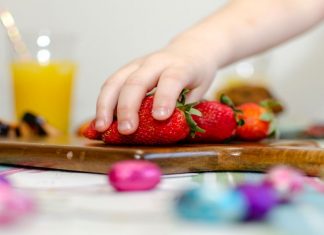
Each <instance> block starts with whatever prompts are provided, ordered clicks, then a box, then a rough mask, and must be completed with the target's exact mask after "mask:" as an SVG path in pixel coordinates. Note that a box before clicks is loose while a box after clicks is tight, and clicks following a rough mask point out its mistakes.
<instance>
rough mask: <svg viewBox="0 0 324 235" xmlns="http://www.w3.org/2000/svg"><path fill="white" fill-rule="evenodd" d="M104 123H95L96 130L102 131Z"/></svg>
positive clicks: (101, 121) (99, 121) (100, 121)
mask: <svg viewBox="0 0 324 235" xmlns="http://www.w3.org/2000/svg"><path fill="white" fill-rule="evenodd" d="M105 125H106V124H105V122H104V121H103V120H98V121H96V129H103V128H105Z"/></svg>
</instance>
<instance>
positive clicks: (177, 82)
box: [152, 68, 189, 120]
mask: <svg viewBox="0 0 324 235" xmlns="http://www.w3.org/2000/svg"><path fill="white" fill-rule="evenodd" d="M188 82H189V76H188V75H187V73H186V72H185V70H181V69H176V68H169V69H167V70H165V71H164V72H163V73H162V74H161V76H160V79H159V82H158V85H157V89H156V93H155V95H154V103H153V110H152V115H153V117H154V118H155V119H157V120H165V119H167V118H169V117H170V116H171V114H172V113H173V111H174V109H175V106H176V102H177V99H178V98H179V95H180V93H181V91H182V90H183V89H184V88H185V87H186V86H187V85H188Z"/></svg>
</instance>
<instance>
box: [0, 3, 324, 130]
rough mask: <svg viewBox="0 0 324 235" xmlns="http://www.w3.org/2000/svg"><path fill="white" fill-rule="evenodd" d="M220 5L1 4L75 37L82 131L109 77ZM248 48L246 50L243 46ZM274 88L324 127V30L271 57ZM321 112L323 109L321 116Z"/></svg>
mask: <svg viewBox="0 0 324 235" xmlns="http://www.w3.org/2000/svg"><path fill="white" fill-rule="evenodd" d="M222 3H224V1H217V0H204V1H199V0H163V1H152V0H137V1H135V0H91V1H90V0H88V1H86V0H79V1H77V0H69V1H67V0H55V1H50V0H25V1H21V0H0V7H6V8H8V9H10V10H11V11H12V13H13V14H14V16H15V18H16V21H17V23H18V25H19V26H20V27H21V28H22V29H23V30H27V31H28V30H38V29H44V28H49V29H51V30H53V31H59V32H62V31H63V32H65V31H66V32H74V33H75V34H76V36H77V38H78V44H77V59H78V61H79V65H80V69H79V76H78V79H77V84H76V91H75V108H74V118H73V123H74V125H76V124H78V123H80V122H81V121H83V120H84V119H87V118H88V117H91V116H92V115H93V114H94V112H95V102H96V97H97V94H98V91H99V88H100V86H101V84H102V83H103V81H104V80H105V79H106V77H107V76H108V75H109V74H110V73H112V72H113V71H114V70H116V69H117V68H118V67H119V66H122V65H123V64H124V63H126V62H128V61H129V60H130V59H132V58H134V57H137V56H140V55H142V54H145V53H147V52H150V51H152V50H154V49H157V48H159V47H161V46H163V45H164V44H165V43H167V42H168V40H169V39H170V38H171V37H172V36H173V35H175V34H176V33H177V32H180V31H181V30H183V29H185V28H186V27H188V26H190V25H191V24H192V23H194V22H195V21H197V20H198V19H200V18H201V17H203V16H205V15H207V14H208V13H210V12H211V11H213V10H214V9H215V8H216V7H217V6H219V5H221V4H222ZM4 39H5V33H4V31H3V30H2V29H0V52H1V53H0V107H1V108H0V117H3V118H7V119H9V118H11V117H12V114H11V110H12V108H11V91H10V78H9V75H8V68H7V64H6V63H7V62H8V61H7V58H6V55H5V53H4V51H5V42H4V41H5V40H4ZM242 46H244V45H242ZM270 72H271V73H270V80H269V81H270V83H271V85H272V86H273V87H274V88H275V91H276V93H278V94H279V96H280V97H281V98H282V99H283V100H284V102H285V103H287V104H289V110H288V113H287V114H286V117H287V118H288V119H289V118H294V119H296V117H300V119H308V118H311V119H322V120H324V105H323V104H322V103H323V101H324V99H323V89H324V78H323V74H324V27H320V28H317V29H316V30H314V31H312V32H311V33H309V34H307V35H305V36H303V37H301V38H298V39H297V40H295V41H293V42H291V43H289V44H286V45H284V46H282V47H280V48H278V49H276V50H274V51H273V52H272V53H271V67H270ZM317 107H318V108H317Z"/></svg>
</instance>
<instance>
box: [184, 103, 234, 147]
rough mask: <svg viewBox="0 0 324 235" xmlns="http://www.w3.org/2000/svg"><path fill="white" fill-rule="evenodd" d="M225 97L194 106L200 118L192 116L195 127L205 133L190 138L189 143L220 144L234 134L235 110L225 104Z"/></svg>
mask: <svg viewBox="0 0 324 235" xmlns="http://www.w3.org/2000/svg"><path fill="white" fill-rule="evenodd" d="M225 99H228V98H227V97H222V98H221V102H218V101H202V102H201V103H200V104H198V105H197V106H195V108H196V109H198V110H199V111H200V112H201V113H202V116H200V117H199V116H193V119H194V121H195V122H196V123H197V125H198V126H199V127H200V128H202V129H204V130H205V132H204V133H202V132H198V133H196V135H195V136H193V137H191V138H190V142H222V141H225V140H227V139H229V138H231V137H232V136H233V135H234V134H235V130H236V127H237V120H236V115H235V110H234V109H233V108H232V107H230V106H229V105H227V104H225V103H226V102H225Z"/></svg>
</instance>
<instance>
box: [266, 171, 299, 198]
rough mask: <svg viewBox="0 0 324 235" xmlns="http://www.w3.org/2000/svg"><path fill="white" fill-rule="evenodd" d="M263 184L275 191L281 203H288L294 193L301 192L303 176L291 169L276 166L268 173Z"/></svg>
mask: <svg viewBox="0 0 324 235" xmlns="http://www.w3.org/2000/svg"><path fill="white" fill-rule="evenodd" d="M264 184H266V185H269V186H271V187H273V188H274V189H275V190H276V191H277V193H278V194H279V198H280V200H281V202H288V201H289V200H290V199H291V198H292V197H293V196H294V195H295V194H296V193H298V192H300V191H302V189H303V185H304V175H303V174H302V173H301V172H300V171H299V170H297V169H294V168H292V167H289V166H277V167H274V168H272V169H271V170H270V171H269V172H268V174H267V175H266V177H265V179H264Z"/></svg>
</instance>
